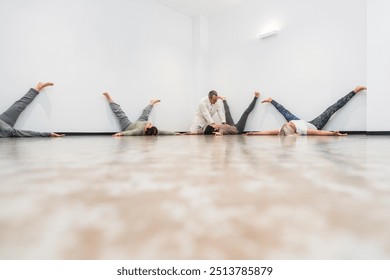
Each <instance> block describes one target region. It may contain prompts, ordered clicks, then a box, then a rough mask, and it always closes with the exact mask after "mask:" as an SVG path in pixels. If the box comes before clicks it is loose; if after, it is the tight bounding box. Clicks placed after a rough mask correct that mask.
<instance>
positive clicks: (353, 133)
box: [57, 131, 390, 136]
mask: <svg viewBox="0 0 390 280" xmlns="http://www.w3.org/2000/svg"><path fill="white" fill-rule="evenodd" d="M184 132H185V131H179V133H184ZM247 132H249V131H247ZM340 132H341V133H347V134H348V135H390V131H340ZM57 133H60V134H65V135H66V136H103V135H109V136H112V135H114V134H115V133H117V132H57Z"/></svg>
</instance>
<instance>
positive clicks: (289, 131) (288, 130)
mask: <svg viewBox="0 0 390 280" xmlns="http://www.w3.org/2000/svg"><path fill="white" fill-rule="evenodd" d="M294 134H296V127H295V125H294V123H292V122H288V123H286V124H284V125H283V126H282V127H281V128H280V131H279V135H280V136H290V135H294Z"/></svg>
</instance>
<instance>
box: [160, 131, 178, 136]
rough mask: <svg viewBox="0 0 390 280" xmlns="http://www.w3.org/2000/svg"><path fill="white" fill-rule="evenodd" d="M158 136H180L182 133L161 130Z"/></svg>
mask: <svg viewBox="0 0 390 280" xmlns="http://www.w3.org/2000/svg"><path fill="white" fill-rule="evenodd" d="M157 135H180V133H179V134H176V133H175V132H172V131H167V130H159V131H158V133H157Z"/></svg>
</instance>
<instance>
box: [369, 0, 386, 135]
mask: <svg viewBox="0 0 390 280" xmlns="http://www.w3.org/2000/svg"><path fill="white" fill-rule="evenodd" d="M389 11H390V2H389V1H388V0H368V2H367V15H368V16H367V18H368V27H367V30H368V31H367V32H368V43H367V46H368V57H367V60H368V68H367V80H368V87H369V94H368V95H367V116H368V119H367V130H368V131H390V113H389V104H390V92H389V76H390V75H389V73H390V55H389V50H390V31H389V26H390V18H389V15H388V13H389Z"/></svg>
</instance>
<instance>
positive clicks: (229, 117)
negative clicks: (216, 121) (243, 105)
mask: <svg viewBox="0 0 390 280" xmlns="http://www.w3.org/2000/svg"><path fill="white" fill-rule="evenodd" d="M256 101H257V97H254V98H253V100H252V102H251V103H250V104H249V106H248V108H247V109H246V110H245V111H244V113H243V114H242V116H241V118H240V120H239V121H238V123H236V124H234V121H233V118H232V115H231V113H230V108H229V105H228V104H227V101H226V100H224V101H223V106H224V109H225V117H226V123H227V124H228V125H232V126H235V127H236V128H237V131H238V134H242V133H243V132H244V129H245V125H246V121H247V119H248V116H249V114H250V113H251V112H252V110H253V108H255V105H256Z"/></svg>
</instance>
